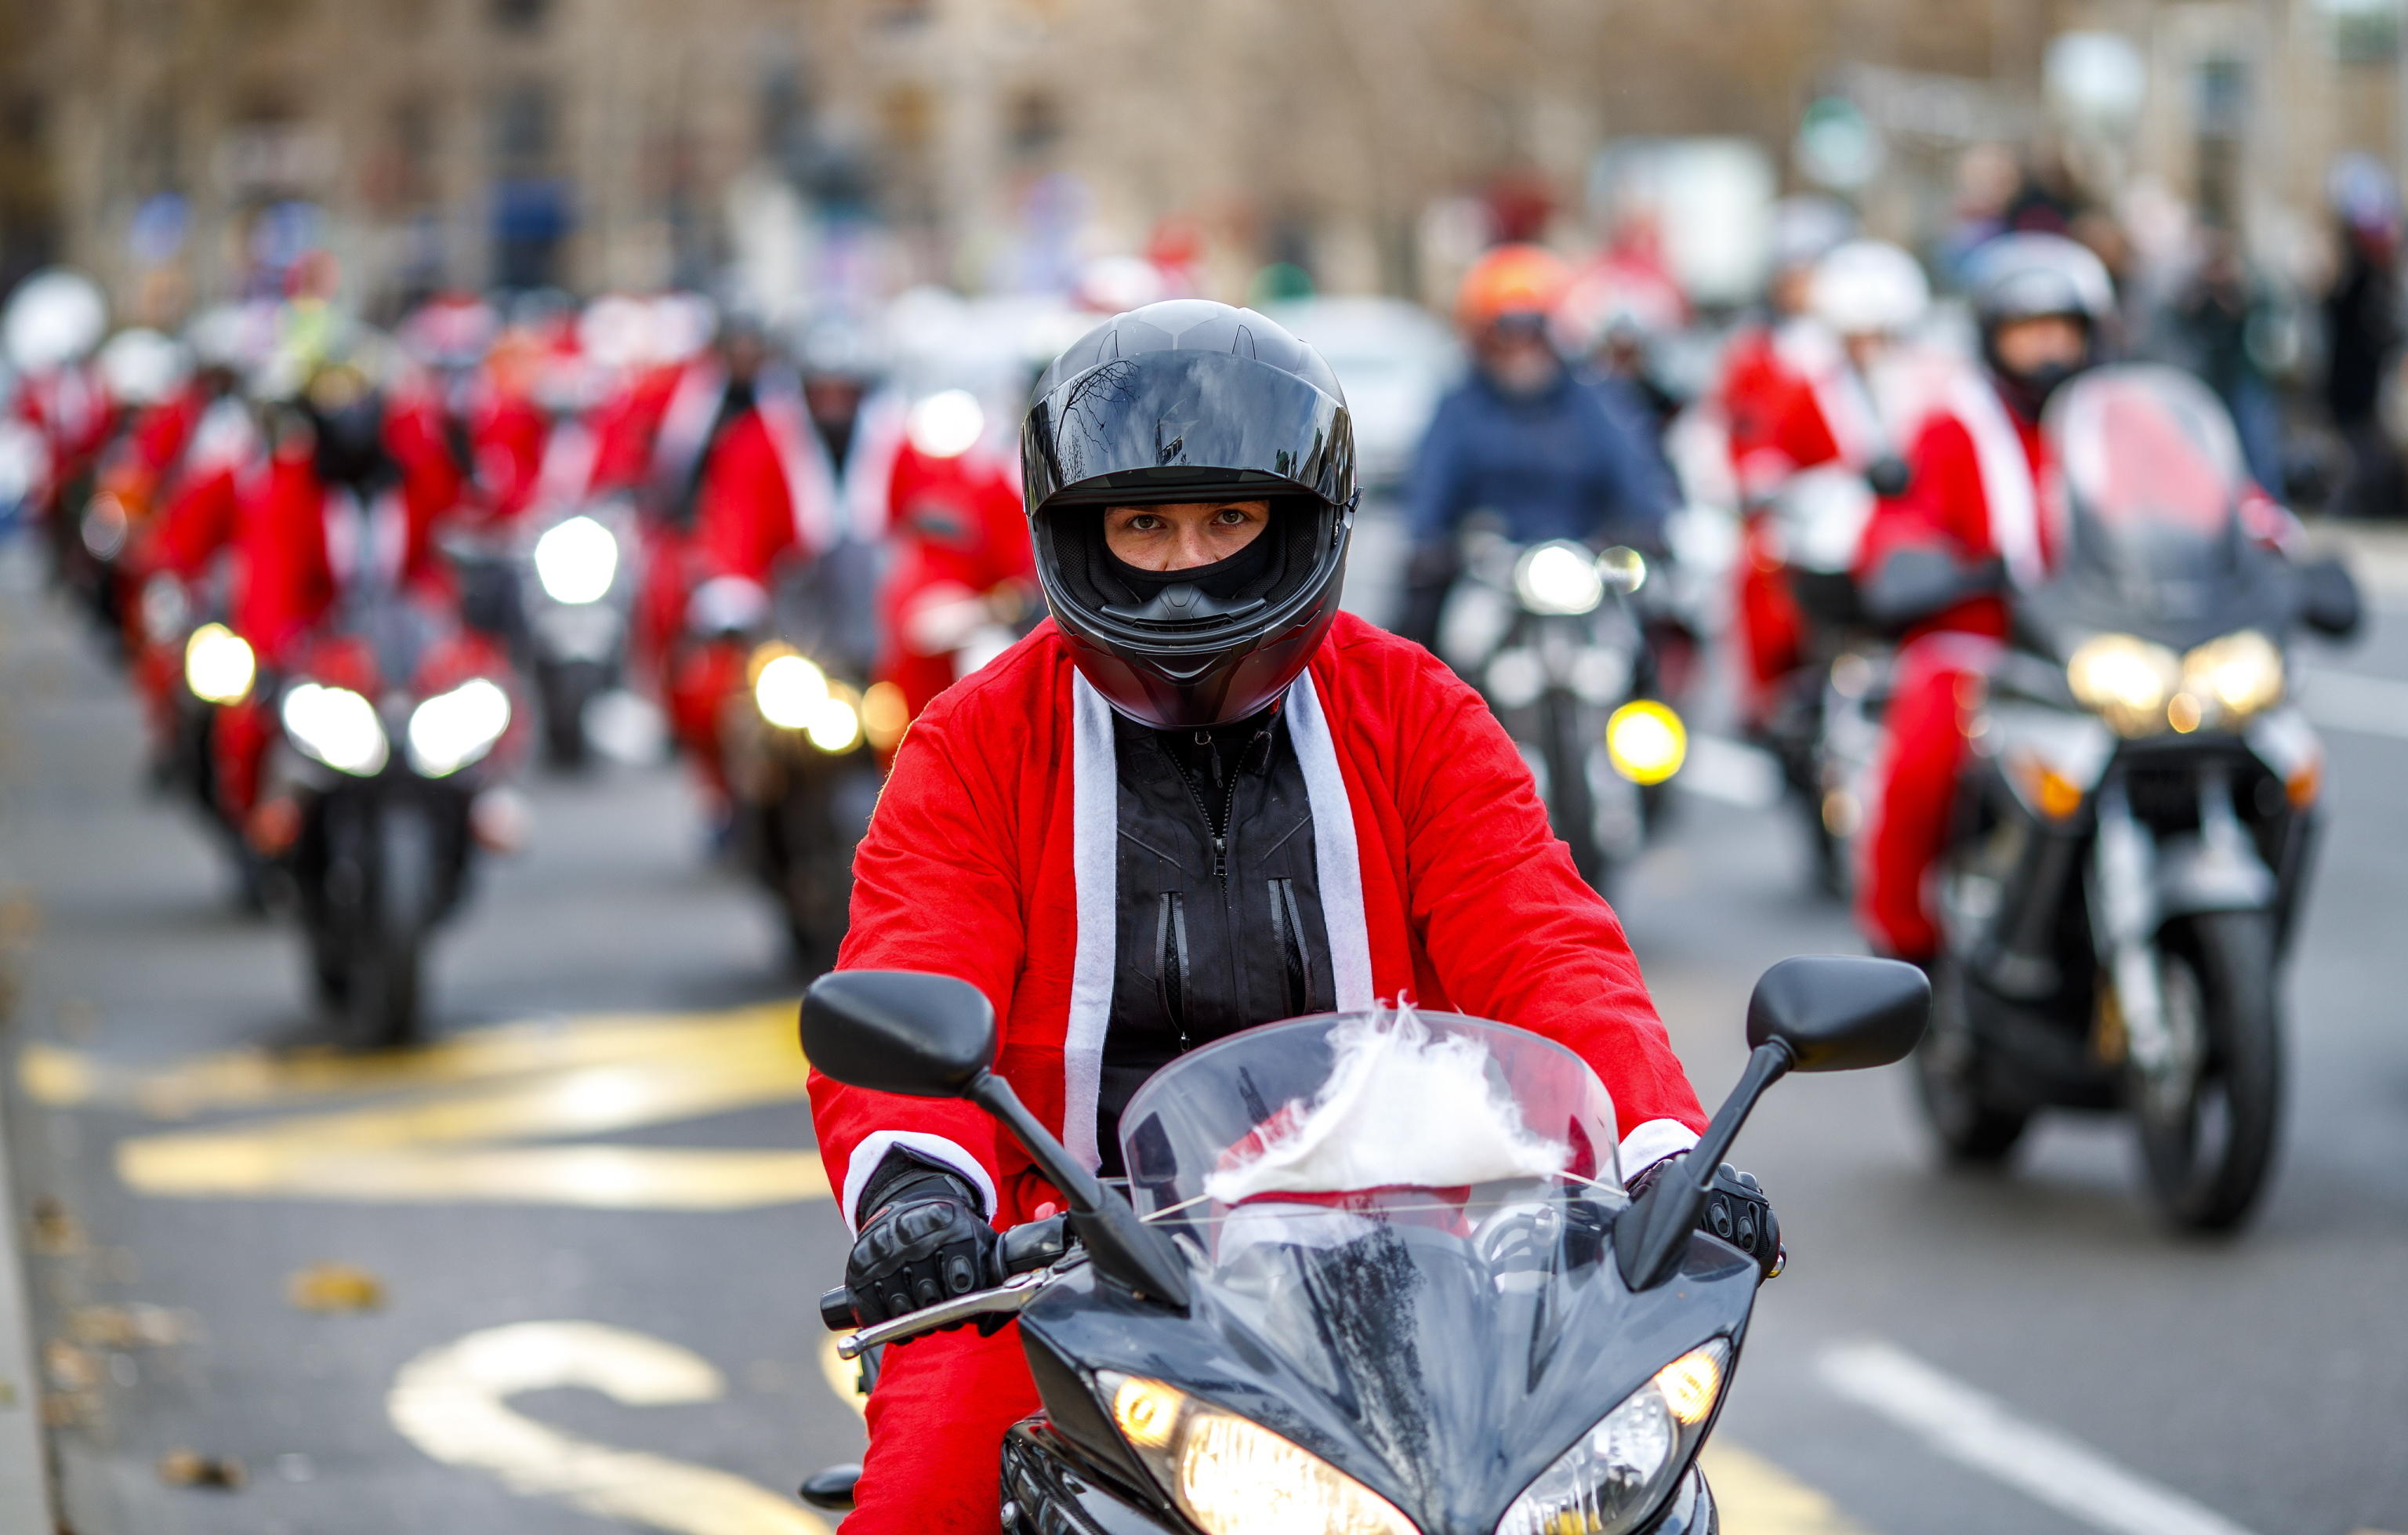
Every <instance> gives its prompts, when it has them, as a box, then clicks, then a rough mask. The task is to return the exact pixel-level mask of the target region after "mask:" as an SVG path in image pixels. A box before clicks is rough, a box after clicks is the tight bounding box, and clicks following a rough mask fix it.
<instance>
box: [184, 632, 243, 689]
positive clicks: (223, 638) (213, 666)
mask: <svg viewBox="0 0 2408 1535" xmlns="http://www.w3.org/2000/svg"><path fill="white" fill-rule="evenodd" d="M258 679H259V658H258V657H257V656H255V655H253V654H252V653H251V642H250V641H249V640H247V639H245V638H243V637H242V636H240V635H238V634H236V633H235V632H234V631H233V630H232V629H229V628H227V627H226V626H225V625H224V624H202V625H201V626H200V627H199V628H197V629H194V630H193V637H192V638H190V639H187V640H185V641H184V685H185V686H186V687H188V688H190V689H192V690H193V697H195V698H198V699H199V700H201V702H203V703H205V704H238V703H240V702H242V701H243V700H244V699H245V698H248V697H250V696H251V683H252V682H254V681H258Z"/></svg>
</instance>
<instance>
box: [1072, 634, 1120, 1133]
mask: <svg viewBox="0 0 2408 1535" xmlns="http://www.w3.org/2000/svg"><path fill="white" fill-rule="evenodd" d="M1070 805H1071V810H1070V870H1071V877H1072V879H1073V881H1074V882H1076V884H1077V886H1078V903H1079V952H1078V954H1077V955H1076V956H1074V957H1073V959H1072V960H1071V964H1070V1018H1069V1025H1068V1028H1067V1029H1065V1031H1064V1034H1063V1040H1062V1086H1063V1093H1062V1144H1063V1145H1064V1146H1065V1147H1067V1148H1068V1151H1069V1153H1070V1155H1072V1156H1073V1157H1076V1158H1077V1159H1078V1161H1079V1164H1080V1165H1081V1166H1082V1167H1087V1168H1094V1167H1097V1166H1100V1165H1101V1164H1102V1161H1103V1158H1102V1156H1101V1155H1098V1153H1097V1149H1096V1102H1097V1097H1098V1096H1099V1095H1100V1094H1101V1093H1102V1091H1103V1081H1104V1030H1105V1029H1106V1028H1107V1027H1109V1026H1111V1019H1112V965H1113V961H1114V959H1115V958H1116V957H1117V953H1118V949H1119V944H1120V805H1121V790H1120V773H1119V771H1118V768H1117V765H1116V763H1115V761H1114V758H1113V754H1112V706H1111V705H1110V704H1108V703H1106V702H1104V696H1103V695H1102V694H1100V693H1097V691H1096V690H1095V688H1094V687H1093V686H1091V685H1090V684H1089V683H1088V681H1087V680H1086V678H1084V677H1082V676H1078V675H1076V674H1073V675H1072V677H1071V679H1070Z"/></svg>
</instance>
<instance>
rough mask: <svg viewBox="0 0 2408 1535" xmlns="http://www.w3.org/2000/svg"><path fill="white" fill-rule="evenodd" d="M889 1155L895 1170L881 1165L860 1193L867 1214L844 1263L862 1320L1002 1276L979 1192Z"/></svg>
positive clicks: (929, 1167) (996, 1281)
mask: <svg viewBox="0 0 2408 1535" xmlns="http://www.w3.org/2000/svg"><path fill="white" fill-rule="evenodd" d="M890 1161H892V1162H894V1163H895V1166H894V1169H893V1170H891V1171H890V1170H889V1165H888V1164H882V1165H881V1168H880V1170H879V1174H878V1175H877V1176H875V1177H873V1178H872V1179H871V1180H870V1184H869V1188H868V1191H867V1193H865V1194H864V1195H863V1197H862V1201H861V1202H862V1206H863V1208H864V1209H866V1210H867V1212H868V1214H867V1215H866V1216H865V1217H864V1218H863V1220H862V1223H861V1234H860V1235H859V1236H858V1237H855V1238H854V1239H853V1252H852V1254H851V1255H849V1256H848V1257H847V1258H846V1259H845V1263H844V1283H845V1287H846V1288H848V1289H850V1290H851V1291H852V1292H853V1314H854V1316H855V1317H856V1318H858V1319H859V1321H860V1323H861V1325H862V1326H864V1327H867V1326H868V1325H870V1324H871V1323H873V1322H884V1321H887V1320H889V1319H891V1318H893V1317H896V1316H900V1315H902V1314H904V1313H907V1312H915V1311H918V1310H920V1309H921V1308H922V1307H924V1306H933V1305H935V1304H936V1303H937V1302H938V1301H939V1300H943V1299H945V1298H948V1297H951V1296H957V1295H967V1294H968V1293H969V1292H970V1291H972V1290H983V1289H986V1288H989V1287H990V1286H992V1285H996V1284H1002V1283H1003V1273H1002V1266H1001V1265H1000V1264H999V1263H998V1262H997V1261H996V1242H997V1241H999V1240H1000V1239H999V1238H998V1237H997V1235H996V1229H995V1227H992V1226H989V1225H988V1224H987V1223H986V1220H985V1218H984V1217H983V1216H982V1215H981V1214H980V1213H979V1197H978V1192H977V1191H976V1190H975V1189H973V1188H971V1187H970V1186H969V1184H966V1183H964V1182H963V1181H962V1180H961V1179H960V1178H957V1177H955V1176H954V1175H953V1173H951V1172H948V1171H945V1170H943V1169H939V1168H937V1167H936V1166H934V1165H933V1164H930V1163H926V1162H923V1161H921V1160H920V1159H919V1158H917V1157H911V1156H910V1155H909V1154H908V1153H905V1154H890ZM954 1325H955V1326H956V1327H958V1326H961V1325H962V1324H959V1323H956V1324H954Z"/></svg>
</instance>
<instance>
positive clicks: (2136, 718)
mask: <svg viewBox="0 0 2408 1535" xmlns="http://www.w3.org/2000/svg"><path fill="white" fill-rule="evenodd" d="M2042 430H2043V432H2044V434H2045V436H2046V438H2047V440H2048V443H2049V447H2050V450H2051V452H2052V455H2053V458H2054V461H2055V462H2056V463H2057V465H2058V466H2061V475H2060V480H2061V491H2060V493H2059V495H2058V496H2057V501H2058V505H2057V507H2056V509H2054V511H2053V513H2052V514H2053V515H2056V516H2057V518H2058V522H2057V526H2058V527H2060V528H2061V529H2062V538H2063V540H2064V541H2063V543H2062V545H2061V548H2062V551H2063V554H2064V557H2063V559H2062V561H2061V566H2062V568H2061V571H2060V573H2059V574H2057V576H2056V577H2055V578H2054V579H2052V580H2051V581H2048V582H2047V583H2046V584H2044V585H2041V586H2039V587H2037V588H2036V589H2033V590H2030V591H2028V592H2024V593H2021V594H2019V595H2016V596H2015V597H2014V599H2013V609H2014V641H2013V642H2012V644H2011V646H2010V648H2009V651H2008V653H2006V655H2005V657H2004V659H2003V661H2002V663H2001V665H2000V667H1998V668H1997V670H1996V673H1995V675H1993V676H1992V678H1991V679H1990V683H1989V687H1988V694H1987V698H1986V701H1985V703H1983V704H1982V705H1981V707H1980V709H1979V710H1978V713H1977V715H1976V717H1975V718H1974V719H1973V720H1972V721H1971V724H1970V726H1969V730H1970V738H1971V745H1972V749H1973V754H1972V756H1971V766H1970V768H1969V770H1968V772H1967V773H1966V774H1965V775H1964V779H1963V782H1962V783H1961V785H1960V802H1959V807H1958V811H1957V819H1956V825H1955V828H1954V830H1953V832H1952V834H1951V838H1950V841H1949V845H1948V849H1947V852H1946V854H1945V856H1944V861H1943V865H1942V877H1941V881H1940V897H1939V904H1940V908H1941V925H1942V931H1943V933H1944V938H1945V941H1944V948H1943V953H1942V955H1941V957H1940V959H1939V960H1938V962H1937V963H1936V965H1935V966H1934V969H1933V990H1934V994H1935V1001H1934V1007H1933V1019H1932V1026H1931V1032H1930V1035H1929V1037H1928V1039H1927V1040H1926V1041H1925V1044H1924V1046H1923V1048H1922V1050H1921V1051H1920V1052H1918V1054H1917V1056H1916V1062H1917V1070H1916V1077H1917V1081H1918V1083H1920V1087H1921V1097H1922V1101H1923V1105H1924V1110H1925V1113H1926V1115H1927V1117H1928V1120H1929V1122H1930V1124H1931V1126H1932V1128H1933V1130H1934V1131H1935V1132H1936V1134H1937V1136H1938V1138H1939V1140H1940V1142H1941V1144H1942V1147H1943V1148H1944V1149H1945V1151H1946V1152H1947V1154H1948V1155H1950V1156H1952V1157H1953V1158H1956V1159H1957V1160H1960V1161H1965V1162H1981V1163H1996V1162H2000V1161H2002V1160H2004V1159H2005V1158H2006V1157H2007V1155H2009V1154H2010V1153H2011V1152H2012V1151H2013V1150H2014V1146H2015V1143H2016V1141H2017V1140H2019V1139H2020V1138H2021V1136H2022V1135H2023V1132H2024V1130H2025V1128H2026V1126H2027V1125H2028V1123H2029V1121H2030V1119H2031V1117H2032V1116H2033V1115H2034V1114H2035V1113H2036V1112H2040V1111H2042V1110H2043V1109H2071V1110H2083V1111H2091V1112H2119V1113H2124V1114H2128V1115H2129V1116H2130V1117H2131V1118H2132V1120H2133V1121H2134V1122H2135V1124H2136V1126H2137V1128H2138V1132H2139V1141H2140V1150H2141V1154H2142V1155H2141V1161H2142V1165H2143V1171H2144V1174H2145V1178H2146V1182H2147V1185H2148V1188H2149V1191H2150V1193H2151V1195H2152V1196H2153V1198H2154V1199H2155V1201H2156V1203H2157V1205H2158V1207H2159V1208H2160V1209H2161V1210H2162V1211H2163V1212H2164V1213H2165V1214H2166V1215H2167V1217H2169V1218H2170V1219H2171V1221H2172V1222H2174V1223H2175V1224H2176V1225H2178V1226H2182V1227H2192V1228H2197V1229H2211V1230H2212V1229H2217V1228H2224V1227H2232V1226H2235V1225H2238V1224H2239V1223H2240V1222H2242V1221H2243V1219H2245V1218H2246V1217H2247V1215H2248V1214H2249V1212H2250V1211H2251V1209H2252V1207H2253V1206H2254V1205H2255V1204H2256V1202H2257V1197H2258V1195H2259V1193H2260V1191H2261V1189H2262V1187H2263V1185H2264V1182H2265V1178H2266V1173H2267V1169H2268V1168H2269V1166H2270V1165H2271V1163H2272V1156H2273V1153H2274V1147H2275V1142H2276V1140H2277V1138H2278V1130H2279V1123H2278V1121H2279V1115H2280V1111H2281V1102H2282V1071H2283V1066H2282V1055H2283V1044H2282V1037H2281V1036H2282V1024H2281V1018H2280V1005H2279V995H2280V978H2281V974H2282V969H2283V966H2284V962H2285V958H2286V954H2287V952H2288V949H2289V946H2290V940H2291V937H2292V935H2293V933H2294V931H2295V930H2296V928H2297V925H2298V918H2299V911H2300V903H2301V900H2302V897H2303V896H2304V893H2305V887H2306V880H2307V870H2308V862H2309V854H2310V850H2311V847H2312V844H2313V842H2314V840H2315V827H2316V800H2317V791H2318V787H2319V783H2320V780H2321V776H2322V763H2323V754H2322V751H2321V748H2320V747H2319V745H2318V743H2317V740H2316V737H2315V732H2314V731H2313V730H2312V729H2311V728H2310V727H2309V725H2308V724H2307V722H2306V720H2305V719H2304V718H2303V717H2302V715H2301V714H2300V711H2299V710H2298V709H2297V708H2295V707H2294V706H2293V704H2292V701H2291V696H2290V695H2291V692H2292V688H2293V682H2294V671H2293V667H2292V664H2291V660H2290V652H2291V649H2292V642H2293V638H2294V636H2295V634H2296V632H2297V631H2298V630H2299V629H2300V628H2301V627H2305V628H2308V629H2313V630H2316V631H2319V632H2322V633H2324V634H2327V635H2331V636H2342V635H2345V634H2347V633H2349V632H2350V631H2351V630H2352V629H2353V628H2354V627H2355V625H2356V624H2357V621H2358V599H2357V593H2356V588H2355V587H2354V586H2353V585H2352V584H2351V582H2350V580H2349V577H2348V574H2347V572H2346V571H2345V570H2343V568H2342V567H2340V566H2339V565H2338V564H2335V563H2332V562H2329V561H2328V562H2311V563H2302V564H2296V565H2295V564H2292V563H2289V562H2288V561H2286V559H2284V558H2283V557H2282V556H2281V555H2280V554H2278V553H2276V552H2273V551H2272V550H2271V549H2269V548H2267V547H2265V546H2264V545H2262V544H2261V543H2259V542H2258V541H2257V539H2255V538H2252V537H2251V536H2250V532H2249V530H2248V527H2247V526H2246V524H2245V517H2244V498H2245V497H2247V496H2248V495H2251V494H2252V493H2251V492H2250V491H2249V488H2248V485H2247V481H2246V479H2245V476H2244V474H2243V469H2242V466H2241V462H2242V461H2241V456H2240V452H2239V450H2238V448H2237V446H2236V444H2235V438H2234V433H2233V429H2232V425H2231V423H2230V421H2229V418H2228V417H2227V416H2226V414H2225V412H2224V408H2223V407H2222V406H2221V405H2220V404H2219V403H2218V402H2217V401H2216V399H2215V397H2214V395H2212V394H2210V393H2209V392H2208V391H2207V389H2206V388H2205V386H2204V385H2202V384H2200V383H2199V382H2198V381H2197V380H2193V379H2191V378H2189V377H2188V376H2186V375H2185V374H2181V373H2178V372H2175V371H2173V370H2172V369H2170V368H2164V367H2158V366H2120V367H2113V368H2102V369H2100V370H2098V371H2096V372H2093V373H2090V374H2085V375H2084V376H2083V377H2082V378H2081V379H2079V380H2075V381H2074V382H2072V383H2071V384H2068V385H2067V386H2066V387H2065V388H2064V389H2063V390H2061V391H2060V392H2059V394H2058V395H2057V398H2056V399H2055V400H2054V401H2052V403H2051V405H2050V407H2049V409H2048V411H2047V414H2046V415H2045V417H2044V418H2043V423H2042Z"/></svg>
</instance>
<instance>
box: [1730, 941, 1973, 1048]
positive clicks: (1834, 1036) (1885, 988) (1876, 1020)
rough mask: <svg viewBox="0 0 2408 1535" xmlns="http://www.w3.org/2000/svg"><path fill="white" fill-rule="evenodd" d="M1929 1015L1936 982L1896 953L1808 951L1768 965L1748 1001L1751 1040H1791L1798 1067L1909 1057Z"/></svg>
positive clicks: (1753, 1042) (1756, 1044)
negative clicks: (1858, 955) (1877, 955)
mask: <svg viewBox="0 0 2408 1535" xmlns="http://www.w3.org/2000/svg"><path fill="white" fill-rule="evenodd" d="M1930 1016H1931V983H1930V981H1929V980H1928V978H1926V977H1925V975H1924V973H1923V972H1922V971H1921V970H1919V969H1916V968H1914V966H1912V965H1905V964H1900V963H1899V961H1897V960H1895V959H1859V958H1856V957H1854V956H1851V955H1844V954H1803V955H1800V956H1799V957H1798V958H1796V959H1785V960H1783V961H1782V962H1781V963H1780V964H1778V965H1775V966H1774V967H1772V968H1770V969H1769V970H1767V971H1765V972H1764V976H1763V979H1761V980H1759V981H1758V982H1756V995H1755V996H1753V997H1749V998H1748V1003H1747V1042H1748V1044H1749V1045H1750V1046H1754V1047H1761V1046H1763V1045H1767V1044H1772V1043H1779V1044H1781V1045H1784V1046H1785V1047H1787V1049H1788V1051H1789V1054H1790V1057H1791V1059H1792V1060H1793V1061H1794V1062H1795V1064H1794V1066H1793V1067H1792V1068H1791V1069H1793V1070H1798V1071H1855V1070H1859V1069H1863V1068H1866V1067H1872V1066H1887V1065H1889V1064H1890V1063H1891V1062H1892V1061H1899V1060H1904V1059H1905V1058H1906V1055H1907V1053H1908V1052H1909V1051H1912V1050H1913V1049H1914V1045H1915V1041H1916V1040H1920V1039H1922V1038H1923V1026H1924V1024H1925V1022H1926V1021H1927V1020H1928V1018H1929V1017H1930Z"/></svg>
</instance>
